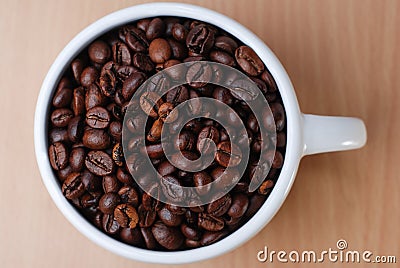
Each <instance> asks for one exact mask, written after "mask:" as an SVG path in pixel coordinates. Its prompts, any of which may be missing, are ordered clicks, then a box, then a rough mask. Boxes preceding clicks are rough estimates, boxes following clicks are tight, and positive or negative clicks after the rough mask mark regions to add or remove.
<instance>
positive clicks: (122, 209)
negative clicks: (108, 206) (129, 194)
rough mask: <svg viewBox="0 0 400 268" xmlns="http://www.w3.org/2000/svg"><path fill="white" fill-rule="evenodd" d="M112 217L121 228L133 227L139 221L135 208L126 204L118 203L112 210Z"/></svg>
mask: <svg viewBox="0 0 400 268" xmlns="http://www.w3.org/2000/svg"><path fill="white" fill-rule="evenodd" d="M114 217H115V219H116V220H117V222H118V223H119V225H120V226H121V227H123V228H126V227H129V228H131V229H133V228H135V227H136V225H137V224H138V222H139V215H138V214H137V211H136V209H135V208H134V207H133V206H131V205H128V204H119V205H118V206H117V207H116V208H115V210H114Z"/></svg>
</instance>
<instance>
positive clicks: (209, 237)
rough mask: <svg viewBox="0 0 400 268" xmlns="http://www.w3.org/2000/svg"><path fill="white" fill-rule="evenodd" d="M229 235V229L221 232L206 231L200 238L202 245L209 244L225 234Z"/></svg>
mask: <svg viewBox="0 0 400 268" xmlns="http://www.w3.org/2000/svg"><path fill="white" fill-rule="evenodd" d="M227 235H228V231H219V232H204V234H203V236H202V237H201V239H200V244H201V245H202V246H208V245H210V244H213V243H215V242H217V241H218V240H221V239H222V238H224V237H225V236H227Z"/></svg>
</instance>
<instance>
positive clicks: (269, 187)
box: [258, 180, 274, 195]
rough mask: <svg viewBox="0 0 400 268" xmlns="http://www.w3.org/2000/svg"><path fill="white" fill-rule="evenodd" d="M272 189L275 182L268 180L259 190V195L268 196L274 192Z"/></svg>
mask: <svg viewBox="0 0 400 268" xmlns="http://www.w3.org/2000/svg"><path fill="white" fill-rule="evenodd" d="M272 187H274V182H273V181H272V180H266V181H264V182H263V183H262V184H261V186H260V187H259V188H258V193H259V194H262V195H267V194H269V192H270V191H271V190H272Z"/></svg>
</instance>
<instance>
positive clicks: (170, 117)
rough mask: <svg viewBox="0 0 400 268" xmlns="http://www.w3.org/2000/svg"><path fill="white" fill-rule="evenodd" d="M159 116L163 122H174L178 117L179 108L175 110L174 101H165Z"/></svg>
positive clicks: (159, 110)
mask: <svg viewBox="0 0 400 268" xmlns="http://www.w3.org/2000/svg"><path fill="white" fill-rule="evenodd" d="M158 116H159V117H160V119H161V120H162V121H163V122H167V123H172V122H174V121H175V120H176V119H177V118H178V116H179V114H178V110H175V111H174V105H173V104H172V103H170V102H165V103H163V104H161V106H160V108H159V109H158Z"/></svg>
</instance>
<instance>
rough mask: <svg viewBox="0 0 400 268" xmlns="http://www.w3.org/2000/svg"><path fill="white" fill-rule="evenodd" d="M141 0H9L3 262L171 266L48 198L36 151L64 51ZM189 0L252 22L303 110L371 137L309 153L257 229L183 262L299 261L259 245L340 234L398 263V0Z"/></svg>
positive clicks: (329, 242)
mask: <svg viewBox="0 0 400 268" xmlns="http://www.w3.org/2000/svg"><path fill="white" fill-rule="evenodd" d="M143 2H145V1H125V0H118V1H117V0H85V1H79V0H58V1H48V0H35V1H29V0H25V1H22V0H2V1H1V8H0V34H1V36H0V56H1V57H0V58H1V63H0V92H1V96H0V122H1V131H0V140H2V141H3V144H2V145H1V146H0V152H1V154H0V178H1V180H0V211H1V216H0V217H1V220H0V263H1V264H0V266H1V267H7V268H8V267H59V268H62V267H115V268H117V267H172V266H161V265H152V264H144V263H139V262H134V261H130V260H127V259H124V258H122V257H119V256H117V255H114V254H112V253H110V252H108V251H106V250H104V249H102V248H100V247H98V246H97V245H95V244H93V243H92V242H90V241H89V240H88V239H87V238H85V237H84V236H83V235H81V234H80V233H79V232H78V231H77V230H76V229H75V228H73V227H72V225H71V224H70V223H69V222H68V221H67V220H66V219H65V218H64V216H63V215H62V214H61V213H60V211H58V209H57V208H56V206H55V205H54V204H53V202H52V200H51V199H50V196H49V194H48V193H47V191H46V189H45V187H44V185H43V183H42V181H41V177H40V175H39V171H38V167H37V164H36V159H35V156H34V146H33V117H34V108H35V104H36V99H37V96H38V93H39V88H40V85H41V82H42V80H43V78H44V77H45V75H46V72H47V71H48V69H49V67H50V65H51V63H52V62H53V61H54V59H55V57H56V56H57V54H58V53H59V52H60V51H61V49H62V48H63V47H64V46H65V45H66V44H67V42H68V41H69V40H71V39H72V38H73V36H74V35H76V34H77V33H78V32H79V31H80V30H82V29H83V28H84V27H86V26H87V25H89V24H90V23H92V22H93V21H95V20H97V19H98V18H100V17H102V16H104V15H106V14H108V13H110V12H112V11H115V10H118V9H120V8H123V7H128V6H131V5H134V4H139V3H143ZM184 2H188V3H193V4H198V5H201V6H205V7H208V8H211V9H214V10H217V11H219V12H221V13H223V14H226V15H228V16H230V17H232V18H234V19H236V20H238V21H239V22H240V23H242V24H243V25H245V26H247V27H248V28H249V29H251V30H252V31H254V32H255V33H256V34H257V35H259V36H260V37H261V38H262V39H263V40H264V41H265V42H266V43H267V44H268V45H269V46H270V47H271V49H272V50H273V51H274V52H275V53H276V55H277V56H278V58H279V59H280V60H281V61H282V63H283V65H284V66H285V67H286V69H287V72H288V73H289V76H290V77H291V79H292V81H293V84H294V86H295V88H296V92H297V95H298V99H299V102H300V106H301V108H302V110H303V111H304V112H306V113H316V114H323V115H348V116H356V117H360V118H362V119H363V120H364V121H365V123H366V125H367V129H368V143H367V146H366V147H364V148H363V149H361V150H356V151H349V152H340V153H331V154H322V155H315V156H310V157H306V158H305V159H303V161H302V163H301V167H300V169H299V172H298V175H297V179H296V182H295V184H294V186H293V188H292V190H291V192H290V194H289V196H288V198H287V200H286V202H285V203H284V205H283V207H282V208H281V210H280V211H279V213H278V214H277V215H276V216H275V218H274V219H273V220H272V221H271V222H270V223H269V224H268V225H267V226H266V227H265V228H264V229H263V230H262V231H261V232H260V233H259V234H258V235H257V236H256V237H255V238H254V239H252V240H251V241H249V242H248V243H246V244H245V245H243V246H241V247H240V248H238V249H236V250H234V251H233V252H230V253H228V254H225V255H223V256H220V257H218V258H215V259H212V260H209V261H205V262H201V263H195V264H192V265H185V266H181V267H206V266H207V267H292V266H293V264H291V263H287V264H279V263H277V262H274V263H273V264H268V263H259V262H258V261H257V258H256V254H257V252H258V251H259V250H261V249H263V248H264V246H268V248H269V249H270V250H286V251H287V252H289V251H291V250H299V251H300V250H316V251H321V250H324V249H328V248H330V247H331V248H334V249H335V248H336V241H337V240H338V239H341V238H342V239H345V240H346V241H347V243H348V248H349V249H351V250H360V251H362V250H370V251H372V252H373V253H374V254H375V255H396V256H397V263H399V262H400V228H399V226H400V194H399V192H400V186H399V185H400V184H399V182H400V165H399V159H400V138H399V135H400V105H399V104H398V103H399V101H400V93H399V92H400V49H399V48H400V1H396V0H394V1H385V0H382V1H364V0H349V1H346V0H329V1H325V0H324V1H322V0H310V1H308V0H301V1H295V0H293V1H290V0H285V1H282V0H275V1H269V0H268V1H267V0H229V1H222V0H203V1H200V0H198V1H195V0H193V1H184ZM397 265H398V264H397ZM301 266H304V265H301ZM308 266H311V267H332V264H331V263H329V262H328V261H325V262H324V263H319V264H313V265H307V267H308ZM333 266H334V267H342V266H345V267H353V265H352V264H348V265H347V266H346V265H345V264H335V265H333ZM376 266H377V265H376V264H370V265H369V266H366V267H376ZM383 266H387V267H398V266H396V265H393V264H392V265H389V264H386V265H383ZM357 267H363V265H358V266H357Z"/></svg>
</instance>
